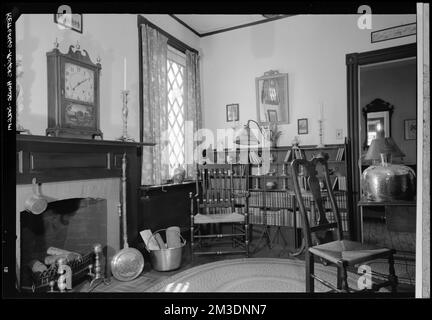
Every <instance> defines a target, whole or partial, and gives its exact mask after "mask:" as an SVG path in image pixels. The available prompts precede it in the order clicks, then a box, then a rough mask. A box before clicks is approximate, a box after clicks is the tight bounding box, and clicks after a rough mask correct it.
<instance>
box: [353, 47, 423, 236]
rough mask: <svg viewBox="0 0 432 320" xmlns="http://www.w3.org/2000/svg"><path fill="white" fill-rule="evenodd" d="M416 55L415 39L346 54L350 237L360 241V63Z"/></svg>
mask: <svg viewBox="0 0 432 320" xmlns="http://www.w3.org/2000/svg"><path fill="white" fill-rule="evenodd" d="M410 57H417V43H410V44H406V45H401V46H396V47H390V48H385V49H379V50H373V51H366V52H360V53H357V52H356V53H349V54H347V55H346V70H347V100H348V101H347V108H348V110H347V111H348V112H347V117H348V119H347V120H348V142H349V143H348V149H349V157H350V161H349V170H350V172H351V174H350V175H348V180H350V181H348V185H349V186H351V190H348V191H351V192H349V193H348V196H351V201H350V203H351V204H352V206H351V214H352V219H350V230H351V238H352V239H354V240H357V241H359V240H360V238H361V220H360V210H359V209H358V207H357V203H358V201H359V200H360V170H359V168H358V165H359V162H358V161H359V159H360V145H361V143H362V141H361V137H360V135H359V132H360V120H361V118H360V117H361V110H360V106H359V69H360V66H363V65H368V64H373V63H379V62H386V61H392V60H399V59H404V58H410Z"/></svg>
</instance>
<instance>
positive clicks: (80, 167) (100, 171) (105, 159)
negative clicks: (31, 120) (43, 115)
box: [16, 135, 154, 246]
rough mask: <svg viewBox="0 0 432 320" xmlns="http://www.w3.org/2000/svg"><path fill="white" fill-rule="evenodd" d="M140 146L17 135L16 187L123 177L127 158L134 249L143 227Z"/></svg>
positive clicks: (129, 226)
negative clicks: (139, 198)
mask: <svg viewBox="0 0 432 320" xmlns="http://www.w3.org/2000/svg"><path fill="white" fill-rule="evenodd" d="M152 145H154V144H152V143H136V142H122V141H107V140H90V139H79V138H61V137H46V136H34V135H17V149H16V161H17V166H16V170H17V171H16V184H17V185H20V184H30V183H32V179H33V178H36V180H37V182H38V183H48V182H60V181H73V180H89V179H103V178H113V177H118V178H119V179H120V177H121V158H122V156H123V154H124V153H126V157H127V172H126V174H127V187H126V188H127V208H128V212H127V214H128V216H127V217H128V237H129V243H130V244H131V245H132V246H133V245H134V244H135V243H136V241H137V240H138V235H139V233H138V229H139V228H140V227H141V225H142V221H141V218H140V217H139V216H138V190H139V187H140V183H141V169H140V168H141V148H142V146H152Z"/></svg>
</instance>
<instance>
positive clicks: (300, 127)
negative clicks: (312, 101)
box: [297, 118, 309, 134]
mask: <svg viewBox="0 0 432 320" xmlns="http://www.w3.org/2000/svg"><path fill="white" fill-rule="evenodd" d="M297 133H298V134H308V133H309V127H308V119H306V118H303V119H298V120H297Z"/></svg>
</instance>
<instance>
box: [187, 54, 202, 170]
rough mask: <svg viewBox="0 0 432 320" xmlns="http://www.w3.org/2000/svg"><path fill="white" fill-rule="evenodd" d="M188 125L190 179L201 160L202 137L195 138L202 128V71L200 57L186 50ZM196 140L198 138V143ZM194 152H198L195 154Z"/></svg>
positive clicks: (188, 168) (188, 167)
mask: <svg viewBox="0 0 432 320" xmlns="http://www.w3.org/2000/svg"><path fill="white" fill-rule="evenodd" d="M185 96H186V121H189V124H188V123H187V125H186V134H185V142H186V143H185V145H186V148H187V150H186V152H185V154H186V164H187V165H186V173H187V176H188V177H193V174H194V172H195V170H194V166H195V163H196V161H197V159H199V157H200V155H199V152H198V150H197V149H198V148H197V146H198V144H199V143H200V141H199V140H198V139H199V138H200V137H199V136H197V137H194V134H195V132H196V131H197V130H199V129H201V128H202V113H201V89H200V69H199V55H198V54H196V53H194V52H192V51H189V50H186V92H185ZM194 138H197V140H198V141H196V140H195V139H194ZM194 151H196V152H195V153H194Z"/></svg>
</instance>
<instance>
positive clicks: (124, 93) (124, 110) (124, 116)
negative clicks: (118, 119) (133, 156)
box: [117, 59, 135, 141]
mask: <svg viewBox="0 0 432 320" xmlns="http://www.w3.org/2000/svg"><path fill="white" fill-rule="evenodd" d="M125 61H126V59H125ZM125 81H126V80H125ZM128 94H129V90H122V91H121V96H122V102H123V108H122V119H123V135H122V136H121V137H120V138H118V139H117V140H121V141H135V140H134V139H133V138H132V137H130V136H129V135H128V133H127V117H128V113H129V110H128V107H127V103H128V98H127V97H128Z"/></svg>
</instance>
